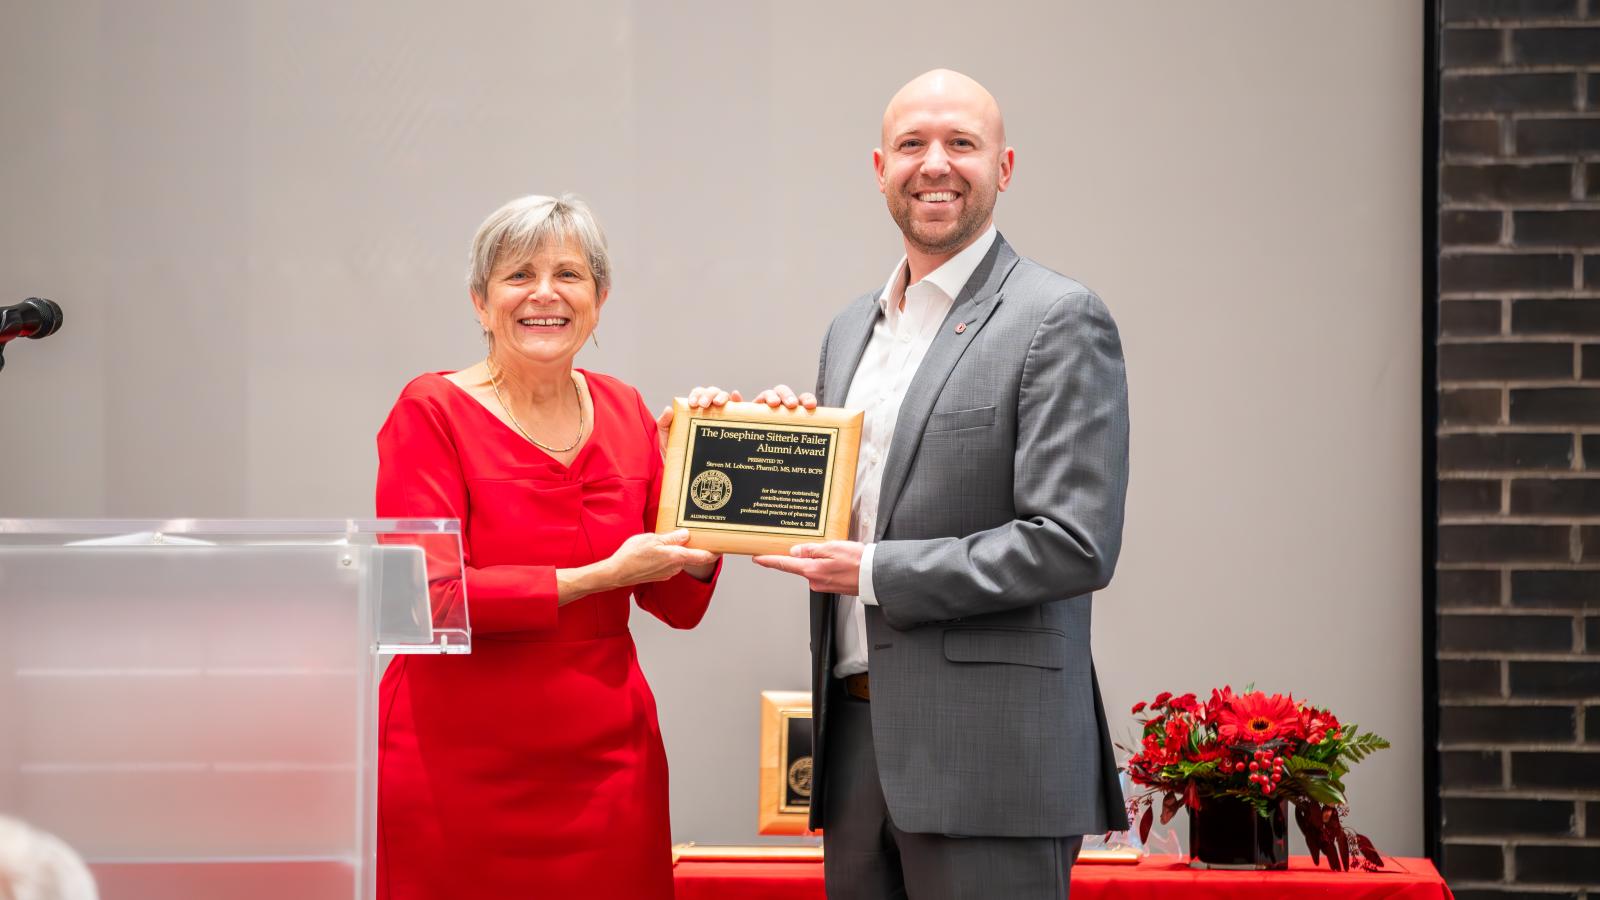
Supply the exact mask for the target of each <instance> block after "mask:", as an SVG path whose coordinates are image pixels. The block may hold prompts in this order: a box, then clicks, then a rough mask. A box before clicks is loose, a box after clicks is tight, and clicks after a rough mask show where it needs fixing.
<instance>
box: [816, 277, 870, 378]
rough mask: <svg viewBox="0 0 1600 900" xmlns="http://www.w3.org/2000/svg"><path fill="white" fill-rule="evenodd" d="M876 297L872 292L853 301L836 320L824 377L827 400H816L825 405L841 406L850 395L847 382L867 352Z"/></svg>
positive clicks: (852, 376)
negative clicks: (837, 320)
mask: <svg viewBox="0 0 1600 900" xmlns="http://www.w3.org/2000/svg"><path fill="white" fill-rule="evenodd" d="M879 315H881V312H880V311H879V309H878V294H877V292H873V293H871V294H868V295H866V296H865V297H861V298H859V299H857V300H856V302H855V303H852V304H850V307H849V308H848V309H846V310H845V312H844V315H842V316H840V317H839V322H838V324H837V325H835V326H834V327H833V332H834V335H835V336H834V337H833V338H832V339H831V340H830V342H829V346H828V370H827V371H826V372H824V373H822V375H823V382H822V387H823V389H824V391H825V392H826V393H827V396H826V397H818V398H817V402H818V403H820V404H822V405H824V406H843V405H844V400H845V398H846V397H848V396H849V395H850V381H851V379H853V378H855V375H856V366H859V365H861V356H862V354H864V353H866V352H867V342H868V341H869V340H870V339H871V338H872V328H873V326H874V325H876V324H878V316H879Z"/></svg>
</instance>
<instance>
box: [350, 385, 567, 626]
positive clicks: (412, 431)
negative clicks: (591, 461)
mask: <svg viewBox="0 0 1600 900" xmlns="http://www.w3.org/2000/svg"><path fill="white" fill-rule="evenodd" d="M470 503H471V500H470V498H469V497H468V496H467V483H466V477H465V476H464V475H463V474H462V471H461V460H460V456H459V454H458V453H457V451H456V445H455V440H454V432H453V430H452V429H451V427H450V423H449V422H447V421H446V420H445V417H444V413H443V411H442V410H441V409H439V407H438V406H437V405H435V404H434V403H432V402H430V401H429V400H428V399H427V398H424V397H416V396H409V395H403V396H401V398H400V401H399V402H398V403H396V404H395V407H394V409H393V410H391V411H390V412H389V418H388V420H387V421H386V422H384V423H383V428H382V429H381V430H380V431H379V432H378V502H377V512H378V515H379V516H380V517H382V518H412V519H415V518H424V517H426V518H447V519H460V520H461V521H462V523H463V525H465V523H466V521H467V512H468V507H469V505H470ZM461 552H462V563H463V564H464V566H465V569H466V595H467V598H468V600H469V602H470V604H471V606H470V608H469V615H470V617H471V624H472V628H473V630H474V631H482V632H500V631H536V630H539V629H543V628H554V627H555V625H556V620H557V612H556V608H557V606H558V605H559V604H558V602H557V593H556V569H555V566H509V565H508V566H484V567H482V568H479V567H476V566H474V565H473V564H472V546H471V544H470V543H468V541H467V536H466V534H465V531H464V530H463V533H462V536H461ZM433 570H434V567H433V566H432V565H431V561H430V566H429V574H430V579H429V584H430V591H431V594H432V602H433V610H434V616H435V621H438V620H439V618H441V617H442V616H443V614H444V613H446V612H447V611H449V610H451V609H453V608H455V607H456V606H458V605H459V604H460V603H461V593H462V584H461V579H460V578H459V577H453V576H446V577H442V578H438V579H433V578H432V577H431V576H432V573H433Z"/></svg>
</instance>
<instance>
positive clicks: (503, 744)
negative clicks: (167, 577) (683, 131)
mask: <svg viewBox="0 0 1600 900" xmlns="http://www.w3.org/2000/svg"><path fill="white" fill-rule="evenodd" d="M471 265H472V268H471V275H470V286H471V295H472V305H473V307H474V309H475V310H476V311H477V314H478V320H479V321H480V322H481V323H482V325H483V330H484V333H485V335H486V336H487V337H488V341H489V353H488V358H487V359H485V360H483V361H482V362H480V363H478V364H477V365H474V366H471V367H470V368H467V369H463V370H461V371H459V372H450V373H433V374H427V375H422V376H420V377H418V378H417V379H415V380H414V381H412V382H411V383H410V384H408V385H406V388H405V390H404V391H403V392H402V393H401V395H400V399H399V401H398V402H397V403H396V404H395V407H394V409H393V410H392V411H391V412H390V414H389V419H388V421H387V422H385V423H384V426H383V430H382V431H381V432H379V434H378V456H379V468H378V503H377V507H378V515H379V516H383V517H397V518H403V517H410V518H416V517H449V518H457V519H460V520H461V523H462V544H463V550H464V553H465V560H464V561H465V563H466V566H467V570H466V589H467V595H468V603H469V614H470V616H471V622H472V631H473V635H472V637H473V647H472V654H471V655H470V656H463V657H416V656H402V657H399V658H397V659H396V660H395V662H394V664H393V665H391V666H390V667H389V670H388V672H387V673H386V674H385V675H384V679H383V686H382V692H381V697H380V707H379V710H380V715H381V716H382V719H381V722H380V743H379V746H380V748H381V756H380V762H379V800H378V804H379V805H378V840H379V850H378V894H379V896H380V897H385V898H392V900H412V898H464V897H472V898H495V897H518V898H522V897H586V898H588V897H616V898H624V897H625V898H630V900H633V898H670V897H671V896H672V860H671V832H670V829H669V826H668V822H667V762H666V755H665V753H664V751H663V749H662V745H661V732H660V729H659V727H658V726H657V724H656V710H655V699H654V698H653V697H652V696H651V694H650V688H649V686H648V685H647V684H646V683H645V680H644V676H643V674H642V673H641V672H640V671H639V664H638V659H637V657H636V655H635V652H634V645H633V639H632V638H631V637H630V636H629V633H628V612H629V597H630V595H631V596H632V597H634V598H636V599H637V600H638V602H639V605H640V606H641V607H643V608H644V609H645V610H647V611H649V612H650V613H652V614H653V615H655V616H656V617H657V618H659V619H661V620H662V621H664V622H666V623H667V624H668V625H671V626H673V627H675V628H692V627H694V626H695V625H696V624H697V623H698V622H699V621H700V617H701V616H702V615H704V614H705V611H706V604H707V602H708V601H709V600H710V597H711V589H712V582H713V580H714V576H715V574H716V568H717V566H718V565H719V560H718V558H717V557H716V556H715V555H713V554H711V553H707V552H706V551H703V550H691V549H689V548H687V547H684V546H682V544H683V542H684V541H685V540H686V539H687V534H686V533H684V532H674V533H672V534H668V535H656V534H651V533H650V529H651V528H652V527H653V526H654V523H655V517H656V497H657V495H658V493H659V490H660V484H661V473H662V461H661V453H660V445H659V443H658V440H659V438H658V433H657V422H656V421H655V420H654V419H652V418H651V416H650V413H649V411H648V410H647V409H646V408H645V405H644V402H643V400H641V399H640V397H639V392H638V391H636V390H634V389H633V388H631V387H629V386H628V385H626V384H623V383H622V382H620V381H617V380H616V379H614V378H611V377H608V376H606V375H601V374H599V373H597V372H585V371H583V370H582V369H574V368H573V365H572V361H573V358H574V357H575V356H576V355H577V353H578V350H579V349H580V348H581V347H582V346H583V343H584V341H586V340H588V338H589V336H590V334H592V333H593V332H594V328H595V324H596V322H597V321H598V319H599V316H600V309H601V307H602V306H603V305H604V304H605V301H606V296H607V293H608V290H609V287H610V266H609V263H608V260H607V257H606V246H605V238H604V236H603V235H602V233H601V231H600V228H599V226H598V225H597V224H596V223H595V221H594V219H593V217H592V216H591V214H590V212H589V210H588V208H587V207H586V206H584V205H583V203H582V202H580V201H578V200H576V199H573V198H570V197H562V198H560V199H553V198H550V197H537V196H535V197H523V198H521V199H519V200H513V201H512V202H510V203H508V204H506V205H505V206H503V207H501V208H500V209H499V210H497V211H496V212H495V213H494V214H493V215H491V216H489V218H488V219H486V220H485V221H484V223H483V225H482V226H480V227H479V229H478V233H477V236H476V237H475V238H474V239H473V244H472V263H471Z"/></svg>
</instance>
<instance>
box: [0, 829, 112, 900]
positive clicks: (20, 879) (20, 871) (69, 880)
mask: <svg viewBox="0 0 1600 900" xmlns="http://www.w3.org/2000/svg"><path fill="white" fill-rule="evenodd" d="M98 898H99V892H98V891H96V890H95V886H94V876H92V875H90V874H89V867H88V866H86V865H84V864H83V860H82V859H81V858H80V857H79V856H78V854H76V853H74V852H73V851H72V848H71V847H68V846H67V845H66V844H65V843H63V842H62V841H61V840H60V839H59V838H57V837H55V836H54V835H50V834H46V833H44V832H43V831H40V830H38V829H37V828H31V827H29V826H28V825H27V824H25V823H23V822H19V821H17V820H16V819H11V818H7V817H5V816H0V900H98Z"/></svg>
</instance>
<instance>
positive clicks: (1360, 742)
mask: <svg viewBox="0 0 1600 900" xmlns="http://www.w3.org/2000/svg"><path fill="white" fill-rule="evenodd" d="M1350 734H1351V737H1350V738H1349V739H1347V740H1342V741H1340V742H1339V743H1340V747H1339V755H1340V756H1342V757H1344V758H1345V759H1348V760H1349V761H1350V762H1352V763H1358V762H1361V761H1362V760H1364V759H1366V758H1367V757H1369V756H1371V755H1372V754H1374V753H1376V752H1378V751H1379V750H1387V749H1389V742H1388V741H1386V740H1384V739H1383V738H1381V737H1379V736H1377V735H1375V734H1372V733H1371V732H1368V733H1366V734H1359V733H1357V732H1356V726H1354V725H1351V726H1350Z"/></svg>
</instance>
